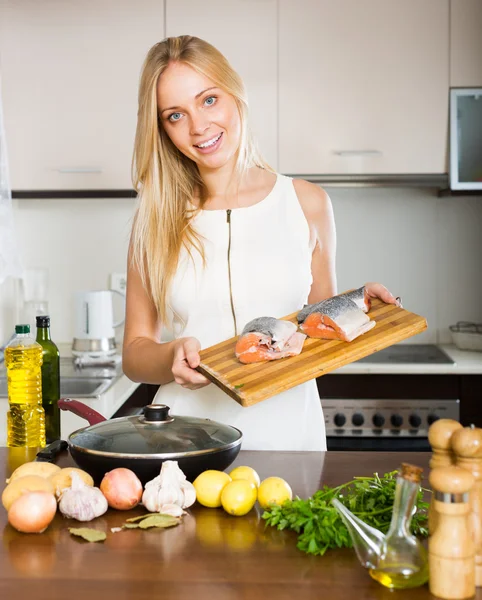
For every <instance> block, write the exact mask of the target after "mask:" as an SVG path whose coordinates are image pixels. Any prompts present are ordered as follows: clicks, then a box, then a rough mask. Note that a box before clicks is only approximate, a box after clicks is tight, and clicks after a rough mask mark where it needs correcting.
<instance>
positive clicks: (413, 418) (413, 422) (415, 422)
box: [408, 415, 422, 429]
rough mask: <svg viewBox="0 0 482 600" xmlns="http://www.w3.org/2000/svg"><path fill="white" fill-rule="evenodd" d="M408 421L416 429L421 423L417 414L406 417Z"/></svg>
mask: <svg viewBox="0 0 482 600" xmlns="http://www.w3.org/2000/svg"><path fill="white" fill-rule="evenodd" d="M408 422H409V423H410V425H411V426H412V427H413V428H414V429H416V428H417V427H420V425H421V424H422V419H421V418H420V417H419V416H418V415H410V416H409V417H408Z"/></svg>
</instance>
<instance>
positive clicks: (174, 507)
mask: <svg viewBox="0 0 482 600" xmlns="http://www.w3.org/2000/svg"><path fill="white" fill-rule="evenodd" d="M159 512H160V513H162V514H163V515H170V516H171V517H182V515H185V514H186V511H185V510H183V509H182V508H181V507H180V506H179V504H163V505H162V506H161V508H160V510H159Z"/></svg>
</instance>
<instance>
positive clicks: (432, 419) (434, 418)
mask: <svg viewBox="0 0 482 600" xmlns="http://www.w3.org/2000/svg"><path fill="white" fill-rule="evenodd" d="M439 419H440V417H439V416H438V415H428V417H427V423H428V424H429V425H432V423H435V421H438V420H439Z"/></svg>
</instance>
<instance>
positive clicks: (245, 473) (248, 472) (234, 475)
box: [229, 467, 261, 488]
mask: <svg viewBox="0 0 482 600" xmlns="http://www.w3.org/2000/svg"><path fill="white" fill-rule="evenodd" d="M229 476H230V477H231V479H233V480H234V479H247V480H248V481H251V483H254V485H255V486H256V487H257V488H258V487H259V484H260V481H261V480H260V478H259V475H258V473H256V471H255V470H254V469H253V468H252V467H236V468H235V469H233V470H232V471H231V472H230V473H229Z"/></svg>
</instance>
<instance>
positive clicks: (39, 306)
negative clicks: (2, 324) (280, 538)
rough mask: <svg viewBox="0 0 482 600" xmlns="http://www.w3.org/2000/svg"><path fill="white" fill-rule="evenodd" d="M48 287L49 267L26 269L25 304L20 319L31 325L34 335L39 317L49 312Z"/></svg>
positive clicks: (23, 287) (23, 288) (24, 278)
mask: <svg viewBox="0 0 482 600" xmlns="http://www.w3.org/2000/svg"><path fill="white" fill-rule="evenodd" d="M48 289H49V272H48V269H45V268H39V267H37V268H34V269H25V272H24V276H23V281H22V291H23V305H22V309H21V313H20V320H21V322H22V323H26V324H28V325H30V331H31V332H32V333H33V335H35V333H34V332H35V328H36V325H37V323H36V319H37V317H39V316H42V315H48V314H49V303H48V295H49V294H48Z"/></svg>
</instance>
